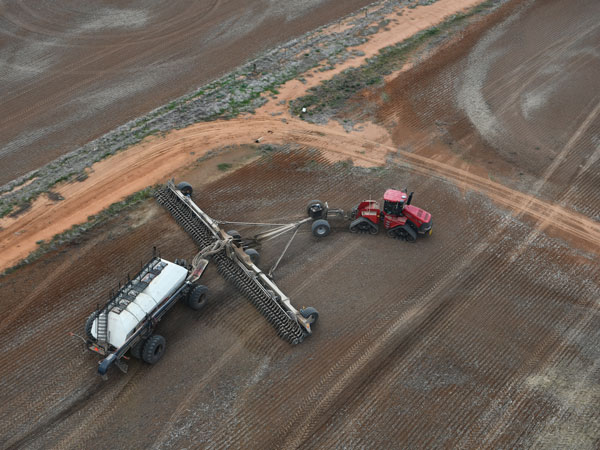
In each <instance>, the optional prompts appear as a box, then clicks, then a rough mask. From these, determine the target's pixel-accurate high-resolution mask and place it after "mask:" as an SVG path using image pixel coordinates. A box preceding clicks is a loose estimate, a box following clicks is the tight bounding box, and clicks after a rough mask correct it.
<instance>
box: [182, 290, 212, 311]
mask: <svg viewBox="0 0 600 450" xmlns="http://www.w3.org/2000/svg"><path fill="white" fill-rule="evenodd" d="M207 293H208V288H207V287H206V286H203V285H201V284H199V285H197V286H194V287H193V288H192V290H191V291H190V293H189V294H188V297H187V302H186V303H187V305H188V306H189V307H190V308H192V309H193V310H194V311H198V310H200V309H202V308H204V307H205V306H206V296H207Z"/></svg>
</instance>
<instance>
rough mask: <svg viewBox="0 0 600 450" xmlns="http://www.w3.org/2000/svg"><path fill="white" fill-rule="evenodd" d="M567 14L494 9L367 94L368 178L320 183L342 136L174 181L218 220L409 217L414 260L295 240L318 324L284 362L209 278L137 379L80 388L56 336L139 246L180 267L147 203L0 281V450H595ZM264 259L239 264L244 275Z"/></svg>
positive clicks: (587, 77) (584, 124) (72, 358)
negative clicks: (394, 192) (373, 149)
mask: <svg viewBox="0 0 600 450" xmlns="http://www.w3.org/2000/svg"><path fill="white" fill-rule="evenodd" d="M580 3H581V4H580V8H574V7H571V6H570V3H569V2H565V1H558V0H548V1H545V2H541V1H540V2H514V3H512V5H509V6H511V8H505V9H504V12H502V13H501V14H497V15H496V16H493V17H492V18H488V19H486V21H483V22H481V23H479V24H476V25H475V26H474V27H471V28H470V29H469V31H468V32H466V33H465V34H464V36H462V39H460V40H458V41H455V42H453V43H450V44H448V45H446V46H445V47H444V48H443V51H442V52H441V53H438V54H434V55H433V57H431V58H430V59H429V60H426V61H425V62H423V63H422V64H420V65H417V66H416V67H415V68H414V69H412V70H408V71H406V72H403V73H401V74H400V75H399V76H398V77H397V78H395V79H394V80H391V81H390V82H389V83H388V84H387V85H386V86H385V87H384V88H383V90H381V89H373V90H372V91H370V92H369V95H368V96H366V97H365V98H364V101H369V102H371V106H373V105H374V107H375V109H376V110H377V114H376V116H377V120H378V121H379V123H380V124H381V125H383V126H385V127H386V128H387V129H388V130H389V131H390V134H391V135H392V137H393V139H394V146H395V147H396V148H397V149H398V151H397V152H395V153H394V154H390V155H389V158H388V164H387V165H386V166H385V167H383V168H375V169H363V168H356V167H353V166H352V165H351V164H349V163H345V162H341V163H335V164H333V163H331V162H328V161H327V160H326V159H325V158H324V157H323V156H322V154H321V153H319V149H327V151H328V152H330V153H329V154H332V153H334V151H333V150H332V149H331V148H330V147H329V146H328V145H327V144H329V145H330V143H329V142H326V141H327V140H328V139H336V140H338V141H339V143H340V147H341V148H340V149H339V154H350V151H351V150H352V151H354V150H355V148H354V147H353V148H352V149H347V148H344V143H345V142H346V141H345V139H346V140H347V139H351V138H352V135H348V136H343V135H339V134H338V135H336V134H334V133H333V132H331V133H329V134H326V133H325V132H323V133H321V134H319V133H317V132H314V131H313V130H308V129H300V128H298V129H297V130H294V129H290V130H289V131H288V132H287V134H285V136H288V137H289V140H290V141H294V142H296V144H294V145H287V146H284V147H283V148H278V149H277V150H275V151H269V152H267V151H265V153H264V154H263V155H262V156H261V157H260V158H258V159H256V160H254V161H253V162H252V163H250V164H247V165H245V166H243V167H241V168H239V169H237V170H235V171H231V172H230V173H226V174H225V175H224V176H222V177H220V178H218V179H216V180H215V181H206V180H205V179H204V177H205V174H206V172H205V169H202V166H201V165H202V164H203V163H200V164H199V165H196V166H195V167H190V168H189V169H188V171H187V173H186V179H187V181H189V182H191V183H192V184H193V185H194V187H195V191H194V200H195V201H196V203H198V204H199V205H200V206H201V207H202V208H203V209H204V210H205V211H206V212H207V213H209V214H210V215H211V216H213V217H215V218H217V219H221V220H229V221H248V222H264V221H272V222H278V223H279V222H287V221H293V220H295V219H297V218H299V217H301V216H302V215H303V213H304V211H305V207H306V204H307V202H308V201H309V200H311V199H314V198H318V199H320V200H323V201H328V202H329V205H330V206H331V207H341V208H344V209H350V208H351V207H352V206H354V205H355V204H356V203H357V201H359V200H361V199H366V198H377V199H380V197H381V195H382V193H383V191H384V190H385V189H386V188H388V187H397V188H404V187H408V189H409V191H411V190H414V191H415V197H414V201H413V203H414V204H415V205H417V206H420V207H423V208H424V209H426V210H428V211H429V212H431V213H432V215H433V220H434V229H433V234H432V235H431V236H429V237H427V238H422V239H419V240H418V241H417V242H416V243H415V244H408V243H405V242H402V241H397V240H393V239H391V238H389V237H387V236H386V235H385V233H381V232H380V234H379V235H378V236H371V235H355V234H350V233H349V232H348V231H347V223H345V222H343V221H339V222H336V221H335V220H332V225H333V231H332V233H331V235H330V236H328V237H327V238H325V239H321V240H317V239H316V238H314V237H313V236H312V235H311V233H310V230H309V227H306V228H303V229H302V230H301V231H300V232H299V233H298V235H297V237H296V240H295V241H294V242H293V244H292V245H291V247H290V248H289V250H288V253H287V254H286V256H285V258H284V259H283V261H282V263H281V265H280V267H279V269H278V270H277V271H276V273H275V280H276V281H277V284H278V285H279V286H280V287H281V289H282V290H283V291H284V292H286V293H287V294H288V295H289V296H290V297H291V300H292V303H293V304H294V305H295V306H296V307H303V306H314V307H316V308H317V309H318V310H319V313H320V317H319V323H318V324H317V326H316V328H315V331H314V334H313V335H312V336H311V337H310V338H308V339H306V340H305V341H304V342H303V343H302V344H300V345H298V346H294V347H292V346H290V345H288V344H287V343H285V342H284V341H282V340H279V339H278V338H277V336H276V333H275V331H274V330H273V328H271V327H270V326H269V324H268V323H267V322H266V321H265V320H264V318H263V317H262V316H261V315H260V314H259V313H258V311H256V310H255V309H254V308H253V307H252V305H251V304H250V303H249V302H247V301H246V300H245V299H244V298H243V297H242V296H241V295H239V294H238V293H237V291H235V290H234V289H233V288H231V287H229V286H226V285H225V283H224V281H223V280H222V279H221V278H220V277H219V276H218V274H217V273H216V270H214V268H210V269H209V270H208V272H207V273H206V274H205V276H204V282H205V283H206V284H207V285H208V286H209V287H210V298H209V303H208V306H207V307H206V308H205V309H204V310H202V311H200V312H190V310H189V309H187V308H186V307H185V306H184V305H177V306H176V307H175V308H174V309H173V310H172V311H171V312H170V313H169V314H168V315H167V316H166V317H165V319H164V320H163V321H162V322H161V323H160V325H159V327H158V332H159V333H160V334H161V335H163V336H164V337H165V338H166V340H167V351H166V354H165V356H164V357H163V359H162V360H161V361H160V362H159V363H158V364H156V365H155V366H152V367H150V366H148V365H145V364H143V363H141V362H139V361H137V360H130V361H129V362H128V364H129V370H128V372H127V373H126V374H124V373H121V372H119V371H118V370H116V369H114V370H112V371H111V372H110V376H109V380H108V381H103V380H101V379H99V378H98V377H97V376H96V375H95V369H96V362H97V358H96V357H95V356H94V355H92V354H90V353H89V352H87V353H86V352H83V351H82V346H81V342H80V341H78V340H77V339H76V338H73V337H70V336H69V335H68V332H69V331H73V332H77V333H80V334H82V333H83V325H84V322H85V319H86V317H87V316H88V314H89V313H90V312H91V311H93V310H94V308H95V306H96V304H97V303H102V302H103V301H104V300H105V299H106V298H107V296H108V294H109V292H110V290H111V289H115V288H116V287H117V281H118V280H119V279H121V280H122V279H123V278H124V277H125V276H126V274H127V273H128V272H129V273H132V274H133V273H134V272H135V271H136V268H137V267H139V264H140V262H141V261H142V260H145V259H146V258H148V257H149V255H150V254H151V249H152V247H153V246H157V247H158V248H159V250H161V252H162V255H163V256H164V257H166V258H168V259H171V260H173V259H175V258H178V257H179V258H181V257H185V258H188V260H189V258H191V257H193V255H194V253H195V248H194V245H193V243H192V241H191V239H190V238H189V237H188V236H187V235H186V234H185V233H184V232H183V231H182V230H181V229H179V227H178V226H177V225H176V224H175V222H174V220H172V218H171V217H170V216H169V215H168V214H167V213H166V212H164V211H163V210H162V209H161V208H160V207H159V206H158V205H157V204H156V203H155V202H154V201H153V200H149V201H147V202H145V203H144V204H143V205H142V206H141V207H139V208H137V209H134V210H131V211H129V212H128V213H126V214H124V215H121V216H119V217H115V218H114V219H112V220H111V221H110V222H109V223H107V224H105V225H102V226H101V227H99V228H97V229H95V230H94V231H93V232H90V233H88V234H87V235H86V236H85V237H84V238H82V239H81V240H80V241H79V242H76V243H73V244H72V245H71V246H68V247H65V248H62V249H61V250H60V251H57V252H54V253H51V254H48V255H46V256H45V257H43V258H42V259H40V260H38V261H37V262H35V263H33V264H30V265H28V266H25V267H23V268H21V269H19V270H17V271H15V272H13V273H11V274H9V275H7V276H5V277H3V278H2V279H1V280H0V283H1V284H0V297H1V298H2V302H1V303H0V317H2V320H1V321H0V376H1V378H2V389H1V391H0V394H1V402H0V404H1V406H0V431H1V433H0V436H1V437H0V446H2V447H7V448H22V447H23V448H42V447H44V448H47V447H58V448H106V447H107V446H114V447H117V448H190V447H201V448H298V447H301V448H315V449H320V448H392V447H399V448H405V447H409V448H435V447H444V448H446V447H447V448H480V447H487V448H514V447H527V448H529V447H560V448H590V449H592V448H598V447H599V446H600V413H599V409H598V404H600V383H599V380H598V373H599V366H600V349H599V347H598V342H600V303H599V299H600V271H599V270H598V267H599V255H600V240H598V237H599V236H600V223H599V215H600V196H599V194H598V189H597V188H598V183H600V158H598V155H599V154H600V153H599V152H600V150H599V149H600V147H599V145H598V130H599V129H600V113H599V111H600V109H599V107H598V105H599V103H598V102H599V101H600V99H599V98H598V97H597V95H596V96H595V94H594V93H596V92H598V87H600V86H597V83H598V79H599V78H598V77H597V76H595V75H596V74H597V73H598V70H599V69H600V68H599V67H598V61H599V59H598V57H597V54H596V53H594V51H592V50H591V49H590V45H591V43H593V42H597V41H598V37H600V27H599V26H598V25H597V20H592V18H594V17H598V13H600V11H599V10H598V4H597V3H596V2H593V1H582V2H580ZM517 37H519V38H518V39H517ZM521 37H522V39H521ZM548 86H552V88H549V87H548ZM546 88H547V89H548V90H545V89H546ZM384 94H385V95H384ZM367 97H368V98H367ZM362 103H363V104H360V105H359V104H356V105H355V109H353V110H351V111H349V112H348V111H346V112H344V113H343V114H347V116H348V117H349V118H353V117H354V118H356V117H358V116H360V114H361V110H360V108H361V107H363V106H364V102H362ZM249 120H251V119H249ZM256 120H257V121H259V120H262V121H264V123H265V124H266V125H265V126H268V125H269V123H270V122H268V120H270V119H268V118H267V119H266V118H264V117H263V118H260V117H259V118H257V119H256ZM248 123H250V121H249V122H248ZM231 124H233V126H238V127H239V128H240V129H243V130H245V129H246V128H242V127H243V126H247V127H248V126H249V125H247V124H246V125H244V122H243V121H242V120H240V121H238V122H236V121H231ZM222 126H226V125H222ZM294 126H295V124H294V122H293V121H292V120H291V119H290V123H289V127H290V128H293V127H294ZM323 129H324V130H325V131H327V129H326V128H323ZM311 133H312V134H311ZM299 136H300V137H299ZM274 139H275V138H274ZM357 139H358V138H357ZM299 142H300V143H302V145H298V143H299ZM390 148H392V149H393V148H394V147H390ZM383 149H384V146H383V145H382V146H380V147H378V151H379V152H381V151H384V150H383ZM345 152H347V153H345ZM367 153H368V152H367ZM366 157H368V154H367V155H366V156H365V158H366ZM209 161H210V160H209ZM228 227H229V228H230V229H231V228H235V229H237V230H238V231H240V232H241V233H242V234H243V235H244V234H252V233H254V232H257V231H258V229H256V228H252V227H239V226H238V225H230V226H228ZM284 245H285V240H284V239H280V240H277V241H274V242H269V243H267V244H266V245H265V246H264V248H262V249H261V257H262V258H261V266H262V267H263V269H265V270H268V269H269V268H270V266H271V265H272V264H273V263H274V262H275V261H276V259H277V257H278V256H279V253H280V251H281V250H282V248H283V246H284Z"/></svg>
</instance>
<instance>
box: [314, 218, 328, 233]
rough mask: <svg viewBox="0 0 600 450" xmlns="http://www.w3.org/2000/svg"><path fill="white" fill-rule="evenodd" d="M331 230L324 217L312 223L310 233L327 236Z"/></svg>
mask: <svg viewBox="0 0 600 450" xmlns="http://www.w3.org/2000/svg"><path fill="white" fill-rule="evenodd" d="M330 232H331V225H329V222H327V221H326V220H325V219H319V220H315V221H314V222H313V224H312V234H313V235H314V236H316V237H318V238H322V237H325V236H327V235H328V234H329V233H330Z"/></svg>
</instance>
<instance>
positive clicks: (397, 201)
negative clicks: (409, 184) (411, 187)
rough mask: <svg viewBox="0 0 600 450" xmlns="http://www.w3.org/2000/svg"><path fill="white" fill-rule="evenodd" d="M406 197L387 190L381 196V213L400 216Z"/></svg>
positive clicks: (398, 192)
mask: <svg viewBox="0 0 600 450" xmlns="http://www.w3.org/2000/svg"><path fill="white" fill-rule="evenodd" d="M407 199H408V196H407V195H406V194H405V193H404V192H402V191H397V190H395V189H388V190H387V191H385V194H383V212H384V213H385V214H386V215H389V216H401V215H402V210H403V209H404V205H405V204H406V202H407Z"/></svg>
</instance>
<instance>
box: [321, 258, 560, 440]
mask: <svg viewBox="0 0 600 450" xmlns="http://www.w3.org/2000/svg"><path fill="white" fill-rule="evenodd" d="M489 253H491V254H492V256H490V257H486V258H485V259H492V263H493V264H492V265H491V266H490V265H489V264H484V263H478V262H476V261H475V262H473V263H472V266H474V267H479V268H482V269H481V270H478V271H475V272H472V271H467V273H469V274H472V275H469V276H468V278H467V279H466V280H464V281H462V282H460V283H459V287H461V289H460V290H462V291H466V292H471V288H472V287H474V286H480V287H479V288H478V289H476V290H475V291H474V292H473V294H472V295H471V297H474V298H478V297H479V298H485V297H484V296H485V294H486V291H488V290H490V288H493V287H494V286H498V285H501V284H502V283H503V282H504V281H511V277H512V276H513V275H514V274H510V275H509V274H503V275H502V276H501V277H500V279H495V278H494V277H493V276H492V277H490V276H489V275H490V273H491V274H494V273H501V272H498V271H497V270H498V268H499V267H502V265H503V261H502V260H501V259H500V258H497V257H496V256H495V254H499V253H498V252H497V251H496V250H494V249H491V250H490V252H489ZM483 256H485V255H483ZM494 260H496V261H495V262H494ZM527 264H528V267H531V263H527ZM533 267H534V271H535V272H539V271H540V270H541V269H540V268H539V267H535V266H533ZM519 269H520V267H517V268H515V271H516V272H517V278H519V277H521V278H524V277H525V276H524V275H523V273H522V272H520V271H519ZM527 275H531V276H530V277H527V278H533V279H536V278H537V276H536V275H535V274H530V273H529V272H528V273H527ZM462 284H465V286H460V285H462ZM511 284H516V285H520V283H518V282H514V283H511ZM540 288H541V286H538V287H537V288H536V289H537V291H539V290H540ZM477 292H479V295H477ZM487 294H488V295H489V292H488V293H487ZM448 295H449V294H448ZM531 295H533V294H531ZM536 295H538V296H539V298H540V299H542V298H543V299H545V298H547V296H544V295H542V294H536ZM488 298H489V297H488ZM495 306H496V307H495V308H492V309H491V310H490V311H488V312H487V315H488V316H497V315H498V312H499V310H500V308H501V306H500V303H499V304H498V305H495ZM504 306H506V305H504ZM508 306H509V307H511V306H512V309H513V310H515V309H517V306H516V305H510V304H509V305H508ZM543 306H544V305H538V310H537V311H539V307H543ZM468 308H470V305H469V304H468V302H460V301H459V302H458V303H457V307H456V308H453V309H452V310H450V311H448V312H447V314H446V315H445V316H444V318H443V320H442V321H441V322H442V323H435V324H434V327H433V328H432V329H431V330H430V331H428V332H427V333H426V334H427V336H428V337H426V338H423V342H419V346H418V348H419V349H420V351H419V352H418V355H416V362H417V363H422V357H421V355H422V354H428V353H429V351H428V348H431V349H432V350H434V353H435V348H436V346H437V345H439V344H438V343H436V342H433V343H431V342H430V341H431V339H432V338H431V336H433V339H434V341H435V340H438V339H439V340H442V339H443V338H442V336H444V335H445V334H446V333H445V332H444V331H448V330H453V331H452V334H453V335H454V336H459V337H462V342H459V343H455V344H454V345H453V348H454V347H456V348H460V349H461V353H467V354H476V355H481V354H482V353H484V352H482V351H471V349H470V348H469V346H468V345H465V344H466V343H470V345H471V347H472V345H473V343H476V342H483V341H482V340H481V339H480V337H481V331H482V330H481V329H482V327H481V326H480V327H478V329H477V332H478V336H475V337H473V338H470V337H469V336H465V334H463V333H460V332H459V331H458V330H460V328H459V327H458V326H457V323H456V322H457V319H459V318H460V316H461V315H462V314H463V313H464V310H466V309H468ZM537 311H535V313H537ZM503 312H504V313H505V314H506V313H510V311H508V310H503ZM531 315H536V314H534V312H532V313H531ZM512 316H514V317H518V315H517V314H516V313H514V312H513V313H512ZM477 317H480V315H479V314H478V315H477ZM555 317H556V316H552V320H554V318H555ZM459 321H460V320H459ZM483 322H485V316H484V317H483ZM415 334H416V335H423V333H420V332H419V333H415ZM552 338H553V339H556V335H554V336H552ZM465 340H466V342H465ZM442 345H444V344H442ZM545 347H546V348H548V347H549V345H546V346H545ZM396 353H397V354H398V352H396ZM400 355H402V356H398V357H396V358H394V359H396V360H399V359H400V361H395V364H396V366H398V367H400V369H398V370H401V371H407V370H409V369H407V368H406V367H407V366H409V364H410V361H406V360H405V359H404V357H403V355H404V353H403V352H400ZM487 356H488V361H487V362H485V363H483V364H482V363H481V362H480V363H479V365H483V366H490V365H491V366H492V368H493V364H491V363H490V361H496V360H498V359H499V360H502V358H498V357H497V354H496V355H494V356H492V355H491V354H490V353H489V352H488V353H487ZM500 356H501V355H500ZM388 365H389V364H388ZM386 370H388V369H386ZM383 371H384V369H383V368H381V367H379V368H377V373H380V372H383ZM495 373H496V375H495V376H492V379H494V378H497V374H498V373H501V372H500V371H499V370H496V372H495ZM425 377H426V374H425ZM404 378H405V377H404V376H403V374H402V373H396V372H395V371H392V372H388V373H387V374H386V375H385V379H384V380H380V379H374V380H372V381H371V382H370V383H369V384H366V383H365V384H366V387H365V388H364V389H363V390H362V391H361V392H360V393H359V394H357V396H356V397H358V398H359V399H360V400H356V401H355V402H354V404H353V405H352V406H351V407H352V408H358V406H355V405H356V404H359V405H361V406H362V409H363V410H366V411H368V413H366V414H368V416H369V417H370V416H371V415H372V414H373V413H372V412H371V411H370V406H371V405H370V404H371V403H378V402H379V401H380V400H381V398H382V396H381V395H379V394H378V392H379V391H380V390H381V391H385V389H386V387H387V386H390V385H393V381H394V380H403V379H404ZM512 378H515V374H514V373H513V374H511V373H509V374H508V375H506V376H505V377H504V378H503V379H502V380H501V381H500V382H499V386H502V385H503V384H504V383H505V382H506V380H508V379H512ZM373 386H375V387H373ZM365 390H368V391H369V393H368V394H365V393H364V392H365ZM373 390H375V391H374V392H371V391H373ZM425 395H430V394H428V393H422V394H421V396H419V397H417V398H416V399H413V401H412V403H413V404H415V405H419V404H421V402H424V401H425V399H426V397H425ZM365 397H367V399H368V400H365ZM463 397H464V395H463ZM444 398H445V399H446V402H444V403H442V404H439V403H438V404H436V409H437V410H442V411H443V410H453V411H459V412H460V411H463V412H466V411H469V408H465V404H462V405H452V408H449V405H448V401H450V400H451V396H448V395H446V396H445V397H444ZM365 402H366V403H368V404H367V405H363V404H364V403H365ZM408 409H409V410H410V408H408ZM382 410H385V407H382ZM473 414H478V413H477V411H475V412H473V413H472V414H471V416H470V417H467V418H465V417H463V416H460V415H459V416H458V417H457V418H456V419H455V422H456V423H459V424H460V423H462V424H464V427H467V426H470V425H472V424H471V420H472V419H473ZM349 415H350V416H351V417H353V421H352V423H354V422H358V423H363V418H362V417H361V416H360V415H359V414H357V413H356V412H353V413H349ZM411 417H419V415H418V414H414V413H413V414H412V416H411ZM389 420H390V421H393V420H394V418H389ZM372 421H373V422H374V423H377V424H381V423H382V422H383V421H382V418H375V419H373V420H372ZM367 422H368V421H367ZM352 423H350V424H348V423H346V424H347V426H351V425H352ZM383 423H385V422H383ZM486 423H493V421H490V420H486ZM324 427H326V426H325V425H324ZM332 427H333V428H332ZM446 428H447V427H444V428H443V430H445V429H446ZM332 429H335V430H338V428H337V426H333V425H331V426H329V427H326V430H327V432H323V433H322V436H327V438H328V439H330V441H328V442H327V441H326V442H323V441H319V440H317V441H314V442H315V443H314V446H315V447H319V446H321V445H324V446H327V445H329V444H331V443H332V442H337V443H338V444H339V443H340V442H343V440H340V439H341V437H342V436H344V435H345V433H347V430H346V429H339V430H338V432H339V435H338V433H331V430H332ZM382 429H386V426H385V425H382ZM390 429H392V428H390ZM400 430H401V433H405V432H406V431H405V430H404V429H403V428H402V427H401V429H400ZM411 430H412V431H411V432H410V433H412V434H409V435H408V436H407V435H406V434H402V435H398V436H396V438H397V439H398V440H399V441H401V442H411V443H412V444H414V445H416V444H417V443H418V442H419V441H418V440H417V438H418V436H431V431H427V432H426V430H425V429H424V428H423V425H422V424H421V425H419V423H415V424H414V426H413V428H411ZM443 430H442V431H441V432H443ZM330 433H331V434H330ZM367 438H368V437H367ZM431 439H433V437H432V438H431ZM355 444H356V443H355ZM462 444H463V445H459V447H460V446H464V444H465V442H464V441H463V443H462ZM431 445H433V442H431V441H429V442H427V441H424V442H423V441H421V442H420V443H419V446H431ZM437 445H441V444H440V443H439V442H438V443H437ZM446 445H447V443H446ZM452 446H456V444H452Z"/></svg>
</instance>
